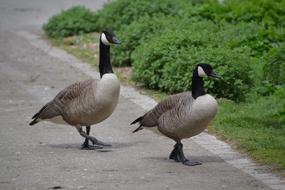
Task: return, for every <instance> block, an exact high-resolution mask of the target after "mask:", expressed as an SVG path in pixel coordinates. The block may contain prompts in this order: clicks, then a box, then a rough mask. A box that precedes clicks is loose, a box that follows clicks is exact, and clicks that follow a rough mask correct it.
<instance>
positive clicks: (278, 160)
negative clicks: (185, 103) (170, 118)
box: [52, 33, 285, 175]
mask: <svg viewBox="0 0 285 190" xmlns="http://www.w3.org/2000/svg"><path fill="white" fill-rule="evenodd" d="M98 38H99V36H98V34H96V33H93V34H83V35H80V36H74V37H68V38H62V39H56V40H55V39H53V40H52V44H53V45H55V46H58V47H60V48H63V49H65V50H66V51H67V52H69V53H71V54H73V55H74V56H76V57H78V58H79V59H81V60H83V61H84V62H87V63H90V64H92V65H94V66H96V68H97V65H98V61H97V60H98V57H97V56H98V50H99V48H98V46H97V45H96V44H97V43H98ZM114 48H116V47H114ZM111 51H112V50H111ZM114 70H115V72H116V73H117V75H118V77H119V79H120V80H121V81H123V84H127V85H132V86H135V87H136V88H137V89H138V90H139V91H140V92H141V93H142V94H145V95H148V96H151V97H152V98H154V99H156V100H157V101H159V100H161V99H163V98H165V97H166V96H167V94H166V93H162V92H160V91H155V90H149V89H146V88H144V87H143V86H142V84H140V83H136V82H134V81H133V80H132V78H131V72H132V70H131V67H123V68H116V67H115V68H114ZM281 92H282V91H281ZM282 93H284V92H282ZM282 97H284V96H283V95H282V94H280V95H279V96H274V95H272V96H267V97H264V98H257V99H256V100H254V101H252V102H251V103H234V102H232V101H229V100H225V99H222V100H219V113H218V115H217V117H216V118H215V121H214V125H213V126H211V127H210V129H209V132H210V133H213V134H216V135H217V136H219V137H220V138H221V139H223V140H226V141H229V142H231V144H234V147H235V148H237V149H238V150H239V151H241V152H246V153H248V154H249V155H250V156H251V157H252V158H254V159H255V160H257V161H259V162H261V163H265V164H269V165H271V166H273V167H274V168H277V169H280V170H282V171H284V169H285V159H284V158H285V119H283V120H282V119H280V118H282V117H280V116H279V115H278V114H280V113H281V114H284V113H283V112H284V111H285V110H284V111H283V112H282V111H281V112H280V110H282V109H284V107H285V102H284V100H283V99H284V98H282ZM283 118H285V117H283ZM283 173H284V175H285V172H283Z"/></svg>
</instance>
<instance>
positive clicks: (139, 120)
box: [131, 116, 143, 133]
mask: <svg viewBox="0 0 285 190" xmlns="http://www.w3.org/2000/svg"><path fill="white" fill-rule="evenodd" d="M142 118H143V116H141V117H139V118H137V119H136V120H134V121H133V122H132V123H131V125H133V124H135V123H138V122H139V124H140V126H139V127H138V128H136V129H135V130H134V131H133V133H135V132H137V131H140V130H142V129H143V126H142V124H141V120H142Z"/></svg>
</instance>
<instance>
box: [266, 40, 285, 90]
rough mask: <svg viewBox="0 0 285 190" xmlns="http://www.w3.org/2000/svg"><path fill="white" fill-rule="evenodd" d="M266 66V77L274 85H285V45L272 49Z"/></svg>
mask: <svg viewBox="0 0 285 190" xmlns="http://www.w3.org/2000/svg"><path fill="white" fill-rule="evenodd" d="M266 61H267V63H266V64H265V66H264V77H265V80H266V81H269V82H270V83H271V84H273V85H284V84H285V43H283V44H280V45H279V46H277V47H275V48H272V49H271V50H270V51H269V53H268V57H267V58H266Z"/></svg>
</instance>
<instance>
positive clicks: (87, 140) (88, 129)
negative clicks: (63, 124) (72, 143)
mask: <svg viewBox="0 0 285 190" xmlns="http://www.w3.org/2000/svg"><path fill="white" fill-rule="evenodd" d="M89 133H90V126H86V134H87V135H88V136H89ZM81 148H82V149H92V148H91V147H90V145H89V139H88V138H85V141H84V143H83V144H82V145H81Z"/></svg>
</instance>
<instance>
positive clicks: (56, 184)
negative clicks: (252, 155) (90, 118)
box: [0, 0, 284, 190]
mask: <svg viewBox="0 0 285 190" xmlns="http://www.w3.org/2000/svg"><path fill="white" fill-rule="evenodd" d="M79 2H84V3H85V4H86V5H87V6H88V7H91V8H92V9H97V8H100V7H101V6H102V4H103V2H102V1H98V0H96V1H94V0H85V1H79V0H78V1H75V0H69V1H66V0H57V1H47V0H46V1H44V0H21V1H16V0H1V2H0V189H1V190H2V189H3V190H9V189H27V190H32V189H35V190H38V189H52V188H54V189H55V188H62V189H105V190H110V189H124V190H125V189H130V190H133V189H144V190H145V189H170V190H171V189H178V190H182V189H185V190H186V189H187V190H189V189H193V190H221V189H231V190H257V189H259V190H267V189H272V188H274V189H284V184H283V185H282V181H280V180H279V179H278V178H276V177H275V176H274V175H271V174H268V173H264V171H265V172H266V171H267V170H266V169H264V168H262V170H259V171H258V172H256V173H257V174H260V175H259V177H260V178H256V176H258V175H254V172H252V171H256V170H255V169H256V168H255V167H256V166H255V164H252V162H251V161H248V159H247V158H244V157H243V156H241V155H239V154H237V153H236V152H233V151H232V150H231V149H230V148H229V147H228V146H227V145H226V144H224V143H222V142H220V141H217V140H216V139H215V138H214V137H211V136H208V135H206V134H203V135H201V136H199V137H196V138H195V139H194V141H193V140H188V141H185V153H186V154H187V155H188V156H189V155H191V156H192V158H194V159H197V160H200V161H201V162H203V165H201V166H196V167H186V166H183V165H181V164H177V163H173V162H172V161H170V160H168V159H167V156H168V154H169V152H170V151H171V149H172V146H173V142H171V141H170V140H169V139H167V138H164V137H161V136H157V135H155V134H153V133H152V132H150V131H146V130H145V131H141V132H139V133H137V134H132V133H131V130H132V129H133V128H132V127H131V126H129V123H130V121H132V120H133V119H134V118H136V117H137V116H139V115H141V114H142V113H144V109H143V108H148V107H152V106H153V104H154V102H153V101H151V100H149V99H148V98H146V97H141V96H140V95H138V94H137V93H136V92H134V91H133V90H132V89H130V88H126V87H123V88H122V96H121V97H120V102H119V105H118V107H117V109H116V111H115V113H114V114H113V115H112V117H110V118H109V119H108V120H106V121H104V122H103V123H101V124H99V125H97V127H93V128H92V134H93V135H95V136H96V137H98V138H99V139H102V140H104V141H106V142H110V143H112V144H113V147H112V148H111V149H109V150H106V151H85V150H80V144H81V143H82V141H83V139H82V138H81V137H80V136H79V135H78V134H77V131H76V130H75V129H74V128H72V127H62V126H57V125H53V124H49V123H42V124H39V125H37V126H35V127H29V126H28V122H29V121H30V117H31V116H32V114H33V113H34V112H35V111H37V110H38V109H39V108H40V107H41V106H42V105H43V104H44V103H45V102H46V101H48V100H50V99H51V98H52V97H53V96H54V95H55V94H56V93H57V92H58V90H60V89H62V88H63V87H65V86H66V85H68V84H71V83H72V82H74V81H77V80H83V79H87V78H89V77H90V76H93V77H96V75H97V74H96V72H95V71H94V70H92V69H90V67H89V66H88V65H84V64H80V63H79V61H78V60H76V59H75V58H73V57H71V56H69V55H66V54H65V53H64V52H62V51H60V50H58V49H55V48H51V47H50V46H48V45H47V43H46V42H45V41H43V40H42V39H40V38H39V36H40V35H41V31H40V27H41V25H42V23H43V22H45V21H46V20H47V19H48V18H49V17H50V16H51V15H53V14H54V13H57V12H59V10H61V9H65V8H67V7H70V6H71V5H75V4H78V3H79ZM94 75H95V76H94ZM140 105H141V106H140ZM215 153H218V154H215ZM249 166H251V167H252V168H250V167H249ZM246 169H247V170H246ZM263 170H264V171H263ZM261 174H262V175H261ZM262 176H263V178H262ZM261 180H263V181H264V182H261ZM266 180H267V182H266ZM268 180H271V181H268ZM274 180H275V181H274Z"/></svg>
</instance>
